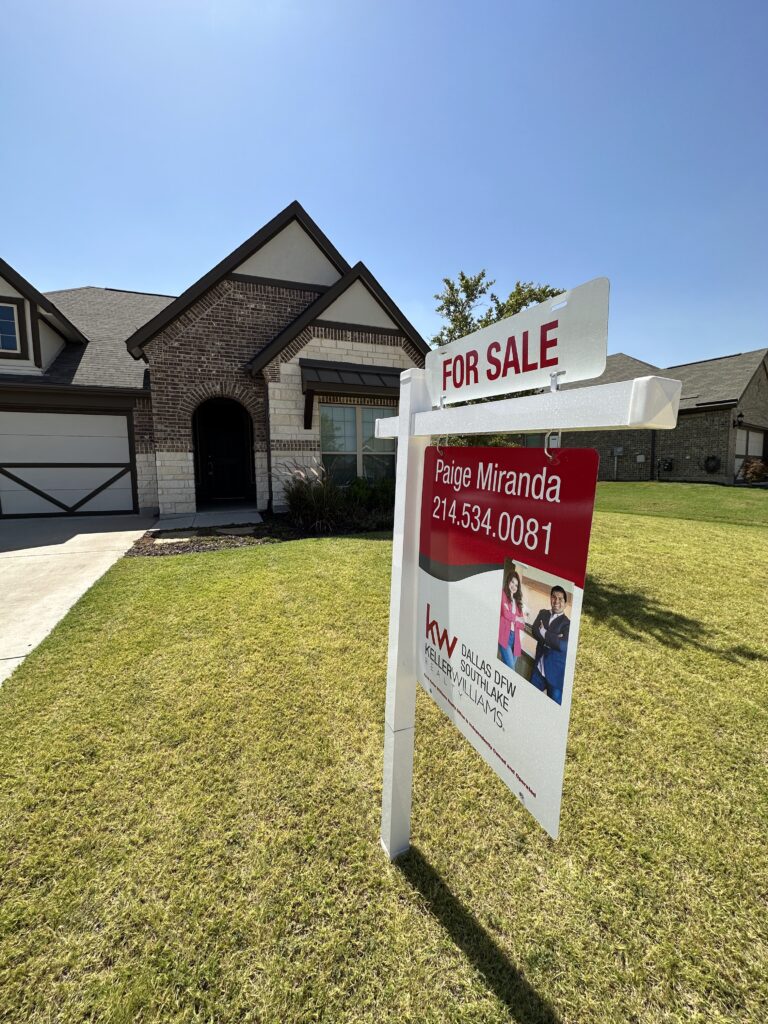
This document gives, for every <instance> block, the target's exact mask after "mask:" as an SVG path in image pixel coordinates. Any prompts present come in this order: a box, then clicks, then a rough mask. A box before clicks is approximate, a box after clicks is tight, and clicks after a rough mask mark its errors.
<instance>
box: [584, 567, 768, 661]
mask: <svg viewBox="0 0 768 1024" xmlns="http://www.w3.org/2000/svg"><path fill="white" fill-rule="evenodd" d="M584 614H585V615H586V616H587V617H588V618H590V619H594V620H595V621H597V622H601V623H603V624H604V625H606V626H608V627H609V628H610V629H613V630H615V631H616V632H617V633H619V634H621V636H625V637H628V638H629V639H630V640H648V639H652V640H656V641H657V642H658V643H660V644H663V645H664V646H666V647H672V648H673V649H674V650H683V649H684V648H689V649H690V648H692V649H694V650H698V651H703V652H706V653H707V654H714V655H716V656H717V657H719V658H724V659H725V660H727V661H729V662H735V663H737V664H745V663H747V662H750V661H768V657H766V655H765V654H763V653H762V652H761V651H757V650H755V649H754V648H752V647H750V646H749V645H748V644H746V643H740V644H734V645H732V646H726V645H716V644H715V643H714V641H716V640H717V639H718V633H717V632H716V631H714V630H711V629H707V627H706V626H705V625H704V624H703V623H702V622H699V620H698V619H693V618H691V617H690V616H689V615H685V614H683V613H682V612H679V611H676V610H675V609H674V608H668V607H667V606H666V605H663V604H662V603H661V601H658V600H656V598H653V597H650V596H649V595H648V594H643V593H641V592H640V591H637V590H627V589H625V588H623V587H619V586H617V585H616V584H615V583H607V582H605V581H604V580H601V579H599V578H598V577H596V576H589V577H588V578H587V583H586V586H585V588H584ZM723 635H724V634H720V636H723ZM726 638H727V637H726Z"/></svg>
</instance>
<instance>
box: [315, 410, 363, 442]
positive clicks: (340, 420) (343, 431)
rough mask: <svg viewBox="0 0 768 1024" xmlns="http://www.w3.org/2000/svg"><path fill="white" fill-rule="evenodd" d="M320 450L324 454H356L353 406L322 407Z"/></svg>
mask: <svg viewBox="0 0 768 1024" xmlns="http://www.w3.org/2000/svg"><path fill="white" fill-rule="evenodd" d="M320 450H321V451H323V452H356V451H357V435H356V430H355V407H354V406H353V405H321V406H320Z"/></svg>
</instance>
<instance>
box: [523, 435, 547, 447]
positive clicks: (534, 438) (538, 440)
mask: <svg viewBox="0 0 768 1024" xmlns="http://www.w3.org/2000/svg"><path fill="white" fill-rule="evenodd" d="M545 436H546V435H545V434H526V435H525V441H524V447H526V448H543V447H544V438H545Z"/></svg>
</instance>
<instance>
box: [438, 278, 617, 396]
mask: <svg viewBox="0 0 768 1024" xmlns="http://www.w3.org/2000/svg"><path fill="white" fill-rule="evenodd" d="M608 291H609V283H608V278H607V277H596V278H595V279H594V280H593V281H588V282H587V283H586V284H582V285H579V287H578V288H572V289H571V290H570V291H567V292H562V293H561V294H560V295H558V296H556V297H555V298H553V299H548V300H547V301H546V302H540V303H539V304H538V305H536V306H531V307H530V308H529V309H525V310H523V312H522V313H517V314H516V315H515V316H511V317H507V319H506V320H499V321H498V323H495V324H492V325H491V326H490V327H483V328H482V330H479V331H475V332H474V333H473V334H468V335H467V336H466V337H465V338H460V339H459V340H458V341H454V342H451V344H449V345H444V346H442V347H441V348H437V349H434V351H432V352H430V353H429V354H428V355H427V358H426V362H425V369H426V371H427V387H428V388H429V394H430V398H431V399H432V402H433V404H434V405H439V404H440V403H441V402H442V403H451V402H466V401H469V400H470V399H474V398H489V397H492V396H494V395H508V394H513V393H514V392H516V391H525V390H527V389H529V388H542V387H546V386H547V385H548V384H549V383H550V378H551V375H552V374H553V373H556V374H558V381H559V383H560V384H569V383H571V382H573V381H577V380H589V379H590V378H592V377H599V376H600V374H601V373H602V372H603V370H604V369H605V359H606V353H607V351H608Z"/></svg>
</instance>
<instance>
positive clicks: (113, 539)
mask: <svg viewBox="0 0 768 1024" xmlns="http://www.w3.org/2000/svg"><path fill="white" fill-rule="evenodd" d="M153 523H154V519H147V518H142V517H141V516H83V517H81V518H72V519H7V520H4V521H3V522H1V523H0V588H1V589H2V597H3V615H2V617H0V684H2V680H3V679H7V677H8V676H9V675H10V674H11V672H13V670H14V669H15V668H16V666H17V665H19V664H21V662H22V661H23V660H24V658H25V657H26V656H27V655H28V654H29V652H30V651H32V650H34V648H35V647H37V645H38V644H39V643H40V641H41V640H43V639H44V638H45V637H46V636H47V635H48V634H49V633H50V631H51V630H52V629H53V627H54V626H55V625H56V624H57V622H59V621H60V620H61V619H62V618H63V617H64V616H65V615H66V613H67V612H68V611H69V609H70V608H71V607H72V605H73V604H74V603H75V602H76V601H77V600H78V599H79V598H80V597H82V595H83V594H84V593H85V592H86V590H88V588H89V587H91V586H92V585H93V584H94V583H95V582H96V580H97V579H98V578H99V577H100V576H102V575H103V574H104V573H105V572H106V571H107V569H108V568H109V567H110V566H111V565H112V564H113V563H114V562H116V561H117V560H118V558H120V556H121V555H123V554H125V552H126V551H127V550H128V548H129V547H130V546H131V545H132V544H133V542H134V541H135V540H138V538H139V537H141V536H142V534H143V533H145V531H146V530H148V529H149V528H150V527H151V526H152V525H153Z"/></svg>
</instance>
